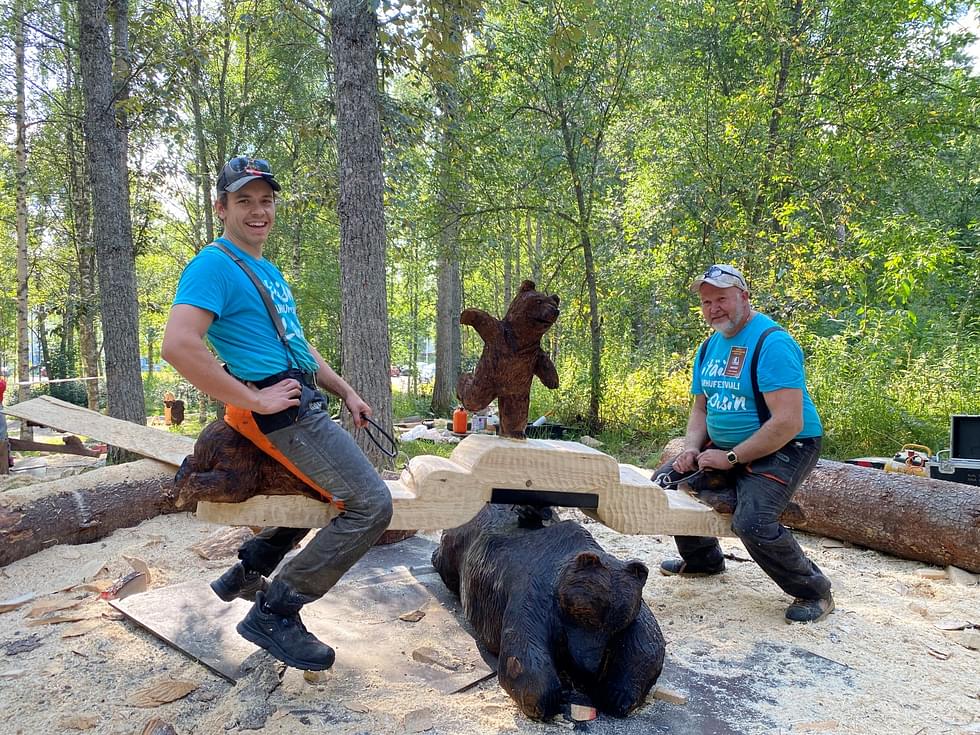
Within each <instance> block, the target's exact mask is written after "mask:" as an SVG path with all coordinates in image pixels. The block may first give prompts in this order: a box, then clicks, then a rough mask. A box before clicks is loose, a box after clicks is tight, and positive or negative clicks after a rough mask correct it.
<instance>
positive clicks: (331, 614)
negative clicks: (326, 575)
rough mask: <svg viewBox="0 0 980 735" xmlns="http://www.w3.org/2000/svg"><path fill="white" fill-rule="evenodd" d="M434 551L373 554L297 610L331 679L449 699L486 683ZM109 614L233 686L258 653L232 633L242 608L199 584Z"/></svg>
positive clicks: (406, 547) (414, 542)
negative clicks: (418, 614) (367, 680)
mask: <svg viewBox="0 0 980 735" xmlns="http://www.w3.org/2000/svg"><path fill="white" fill-rule="evenodd" d="M434 548H435V545H434V544H433V543H432V542H431V541H427V540H425V539H421V538H409V539H406V540H405V541H401V542H399V543H397V544H390V545H387V546H375V547H374V548H372V549H371V550H370V551H369V552H368V553H367V554H366V555H365V556H364V558H363V559H361V560H360V561H359V562H358V563H357V564H356V565H355V566H354V567H353V568H352V569H351V570H350V572H348V573H347V575H346V576H345V577H344V579H343V580H341V582H340V583H339V584H338V585H337V586H336V587H334V589H333V590H331V592H330V593H329V594H327V595H326V596H325V597H323V598H321V599H320V600H317V601H316V602H314V603H312V604H310V605H307V606H306V607H304V608H303V612H302V617H303V622H304V623H305V624H306V627H307V628H308V629H309V630H310V631H311V632H313V634H314V635H316V636H317V637H319V638H320V639H321V640H323V641H324V642H327V643H329V644H330V645H331V646H333V647H334V649H336V651H337V663H336V664H334V667H333V671H334V673H335V675H336V676H354V677H356V676H358V675H359V674H361V673H363V672H365V671H370V672H372V673H373V674H376V675H378V676H379V677H380V678H382V679H387V680H389V681H393V682H394V681H398V682H404V681H406V680H407V681H417V682H418V683H419V684H420V685H424V686H429V687H432V688H434V689H436V690H438V691H441V692H446V693H448V692H453V691H458V690H460V689H465V688H467V687H469V686H472V685H473V684H475V683H477V682H479V681H482V680H483V679H485V678H487V677H488V676H492V675H493V671H492V670H491V669H490V668H489V667H488V666H487V664H486V663H485V662H484V660H483V657H482V656H481V654H480V651H479V649H478V648H477V646H476V643H475V642H474V640H473V638H472V637H471V636H470V635H469V634H468V633H467V632H466V631H465V630H464V629H463V627H461V625H460V622H459V619H458V618H457V616H456V610H455V608H456V607H457V606H458V600H457V599H456V598H455V597H454V596H453V595H452V593H451V592H449V590H447V589H446V587H445V585H443V583H442V580H441V579H440V578H439V575H438V574H437V573H436V572H435V570H433V569H432V567H431V566H430V564H429V561H430V557H431V554H432V551H433V549H434ZM111 604H112V605H113V607H115V608H116V609H118V610H120V611H121V612H122V613H123V614H125V615H126V616H127V617H129V618H131V619H132V620H134V621H135V622H136V623H138V624H139V625H141V626H143V627H144V628H146V629H147V630H149V631H150V632H152V633H153V634H154V635H157V636H158V637H160V638H162V639H163V640H165V641H166V642H167V643H169V644H171V645H172V646H174V647H176V648H178V649H179V650H181V651H183V652H184V653H186V654H187V655H188V656H190V657H191V658H193V659H194V660H196V661H200V662H201V663H202V664H204V665H205V666H207V667H208V668H210V669H211V670H213V671H215V672H216V673H218V674H220V675H221V676H224V677H225V678H227V679H229V680H231V681H235V680H237V679H238V677H239V667H240V665H241V663H242V662H243V661H244V660H245V659H246V658H247V657H248V656H249V655H251V654H252V653H254V652H255V651H256V650H257V649H256V647H255V646H254V645H252V644H251V643H249V642H248V641H246V640H245V639H243V638H241V637H240V636H239V635H238V634H237V633H236V632H235V625H236V624H237V623H238V621H239V620H241V619H242V618H243V617H244V616H245V613H246V612H248V609H249V603H247V602H245V601H243V600H235V601H234V602H232V603H224V602H221V600H219V599H218V598H217V597H216V596H215V594H214V593H213V592H212V591H211V589H210V588H209V587H208V584H207V581H206V580H200V581H195V582H187V583H184V584H180V585H174V586H171V587H164V588H160V589H155V590H151V591H149V592H146V593H143V594H139V595H133V596H131V597H127V598H126V599H124V600H117V601H113V602H112V603H111ZM415 610H421V611H423V612H424V613H425V615H424V617H422V619H421V620H419V621H418V622H415V623H411V622H407V621H403V620H401V619H400V618H399V616H401V615H404V614H406V613H411V612H413V611H415ZM419 651H422V653H421V654H420V655H418V656H417V657H413V654H415V653H417V652H419ZM417 658H422V659H423V661H419V660H417ZM424 660H434V661H436V662H437V663H424Z"/></svg>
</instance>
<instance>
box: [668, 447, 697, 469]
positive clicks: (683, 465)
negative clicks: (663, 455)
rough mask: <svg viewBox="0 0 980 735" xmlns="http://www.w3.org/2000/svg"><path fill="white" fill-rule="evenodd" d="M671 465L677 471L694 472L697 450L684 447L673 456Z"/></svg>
mask: <svg viewBox="0 0 980 735" xmlns="http://www.w3.org/2000/svg"><path fill="white" fill-rule="evenodd" d="M673 467H674V469H675V470H677V471H678V472H682V473H688V472H694V470H696V469H697V468H698V450H697V449H685V450H684V451H683V452H681V453H680V454H678V455H677V456H676V457H675V458H674V464H673Z"/></svg>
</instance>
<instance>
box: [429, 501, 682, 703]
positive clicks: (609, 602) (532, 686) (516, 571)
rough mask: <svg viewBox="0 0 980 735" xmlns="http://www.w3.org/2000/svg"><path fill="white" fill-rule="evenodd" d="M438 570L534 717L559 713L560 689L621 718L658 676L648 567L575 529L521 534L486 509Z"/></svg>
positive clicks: (515, 521) (460, 532) (449, 544)
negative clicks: (573, 691)
mask: <svg viewBox="0 0 980 735" xmlns="http://www.w3.org/2000/svg"><path fill="white" fill-rule="evenodd" d="M432 564H433V566H434V567H435V568H436V570H437V571H438V572H439V574H440V576H441V577H442V579H443V581H444V582H445V583H446V586H448V587H449V588H450V589H451V590H452V591H453V592H455V593H457V594H458V595H459V596H460V600H461V601H462V606H463V612H464V614H465V615H466V618H467V620H469V621H470V623H471V624H472V625H473V627H474V629H475V630H476V634H477V636H478V638H479V639H480V641H481V642H482V643H483V644H484V645H485V646H486V647H487V648H488V649H489V650H490V651H491V652H492V653H494V654H496V655H497V656H498V664H497V676H498V678H499V680H500V685H501V686H502V687H503V688H504V689H505V690H506V691H507V693H508V694H509V695H510V696H511V697H512V698H513V699H514V701H516V702H517V704H518V706H519V707H520V708H521V710H522V711H523V712H524V713H525V714H526V715H527V716H528V717H531V718H533V719H537V720H543V719H547V718H549V717H552V716H553V715H555V714H556V713H557V712H558V711H559V709H560V708H561V704H562V687H563V679H564V680H565V682H567V683H569V684H570V686H572V687H573V688H574V689H576V690H578V691H579V692H581V693H583V694H585V695H587V696H588V697H589V698H590V699H591V700H592V703H593V705H594V706H595V707H596V708H597V709H598V710H600V711H602V712H605V713H608V714H611V715H615V716H616V717H624V716H626V715H627V714H629V713H630V712H632V711H633V710H634V709H636V708H637V707H639V706H640V705H641V704H642V703H643V701H644V698H645V697H646V695H647V693H648V692H649V691H650V688H651V687H652V686H653V684H654V682H656V680H657V677H659V676H660V672H661V670H662V669H663V663H664V648H665V643H664V637H663V634H662V633H661V632H660V626H658V625H657V621H656V619H655V618H654V616H653V613H652V612H651V611H650V608H649V607H648V606H647V605H646V603H645V602H644V601H643V596H642V592H643V585H644V584H645V583H646V580H647V574H648V570H647V568H646V566H644V565H643V564H642V563H640V562H639V561H626V562H624V561H622V560H620V559H617V558H616V557H614V556H612V555H611V554H608V553H606V552H605V551H604V550H603V549H602V547H601V546H599V544H598V543H597V542H596V541H595V539H594V538H593V537H592V535H591V534H590V533H589V532H588V531H586V530H585V529H584V528H583V527H582V526H580V525H579V524H577V523H574V522H572V521H562V522H559V523H555V524H553V525H550V526H545V527H543V528H536V529H529V528H522V527H521V526H520V524H519V517H518V513H517V511H516V510H515V509H513V508H511V507H508V506H494V505H488V506H486V507H485V508H484V509H483V510H481V511H480V513H479V514H477V516H476V517H475V518H474V519H473V520H471V521H470V522H469V523H466V524H465V525H462V526H459V527H458V528H454V529H451V530H448V531H445V532H444V533H443V536H442V540H441V542H440V544H439V547H438V548H437V549H436V550H435V552H434V553H433V555H432Z"/></svg>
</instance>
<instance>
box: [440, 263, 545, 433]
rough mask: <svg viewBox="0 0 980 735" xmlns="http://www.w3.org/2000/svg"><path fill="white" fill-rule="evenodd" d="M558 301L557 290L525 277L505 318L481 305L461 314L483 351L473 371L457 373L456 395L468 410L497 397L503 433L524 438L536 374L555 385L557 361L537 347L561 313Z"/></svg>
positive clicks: (481, 407) (481, 406) (488, 402)
mask: <svg viewBox="0 0 980 735" xmlns="http://www.w3.org/2000/svg"><path fill="white" fill-rule="evenodd" d="M558 302H559V299H558V297H557V296H548V295H546V294H543V293H540V292H538V291H536V290H535V285H534V281H524V282H523V283H522V284H521V290H520V291H519V292H518V294H517V296H515V297H514V300H513V301H511V303H510V307H508V309H507V314H506V315H505V316H504V318H503V320H500V319H495V318H494V317H492V316H491V315H490V314H488V313H487V312H485V311H481V310H480V309H465V310H464V311H463V313H462V314H461V315H460V317H459V323H460V324H468V325H469V326H471V327H473V328H474V329H476V331H477V333H478V334H479V335H480V337H481V338H482V339H483V354H481V355H480V361H479V362H478V363H477V365H476V370H475V371H474V372H473V373H464V374H463V375H460V376H459V381H458V382H457V383H456V395H457V396H459V399H460V400H461V401H462V402H463V406H464V407H465V408H466V409H467V410H468V411H479V410H481V409H484V408H486V407H487V406H488V405H490V401H492V400H493V399H494V398H496V399H497V406H498V409H499V412H500V434H501V435H502V436H508V437H511V438H514V439H523V438H524V427H525V426H527V411H528V407H529V406H530V403H531V380H532V379H533V378H534V376H535V375H537V376H538V379H539V380H540V381H541V382H542V383H544V384H545V385H546V386H547V387H549V388H551V389H554V388H557V387H558V371H557V370H556V369H555V364H554V363H553V362H552V361H551V358H549V357H548V355H547V354H546V353H545V352H544V350H542V349H541V337H542V336H544V333H545V332H547V331H548V329H549V328H550V327H551V325H552V324H554V323H555V320H556V319H558V315H559V314H560V313H561V312H560V311H559V309H558Z"/></svg>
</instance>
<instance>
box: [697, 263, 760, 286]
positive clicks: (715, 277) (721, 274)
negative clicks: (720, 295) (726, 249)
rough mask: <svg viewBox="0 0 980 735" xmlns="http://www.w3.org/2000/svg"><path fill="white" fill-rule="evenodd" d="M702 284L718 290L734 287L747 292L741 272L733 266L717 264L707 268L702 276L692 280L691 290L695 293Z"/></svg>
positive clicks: (746, 284)
mask: <svg viewBox="0 0 980 735" xmlns="http://www.w3.org/2000/svg"><path fill="white" fill-rule="evenodd" d="M702 283H710V284H711V285H712V286H717V287H718V288H731V287H732V286H734V287H735V288H740V289H742V290H743V291H748V290H749V284H748V283H747V282H746V281H745V276H743V275H742V271H740V270H739V269H738V268H735V267H733V266H730V265H721V264H718V263H716V264H715V265H712V266H709V267H708V269H707V270H706V271H705V272H704V274H703V275H701V276H700V277H698V278H696V279H694V283H692V284H691V290H692V291H694V292H695V293H697V290H698V289H699V288H701V284H702Z"/></svg>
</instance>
